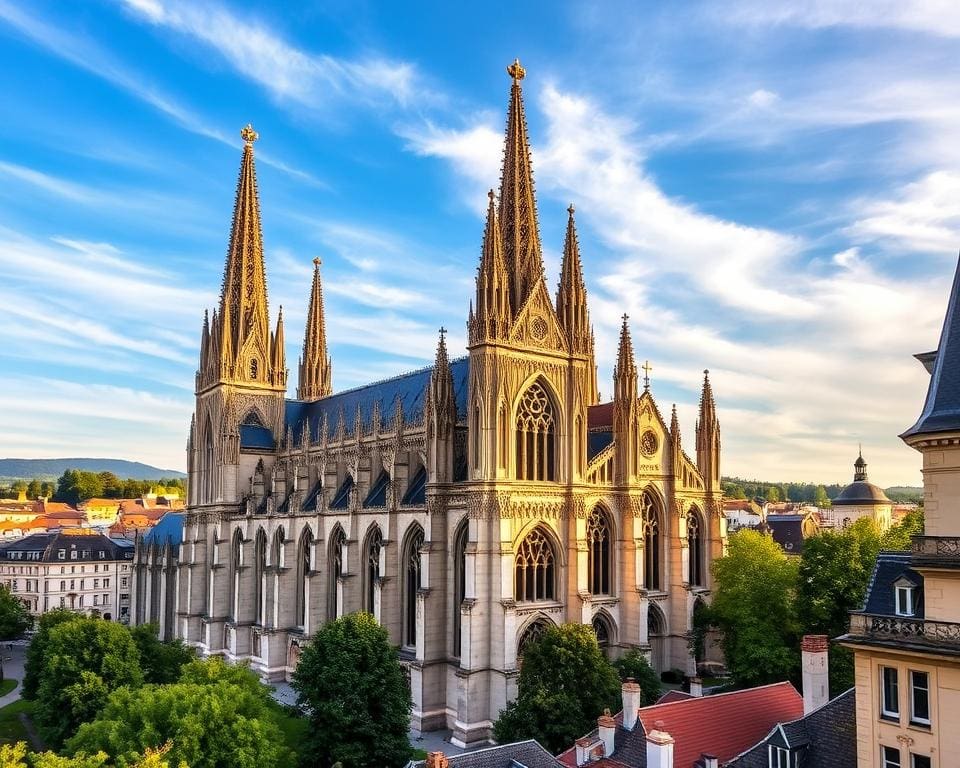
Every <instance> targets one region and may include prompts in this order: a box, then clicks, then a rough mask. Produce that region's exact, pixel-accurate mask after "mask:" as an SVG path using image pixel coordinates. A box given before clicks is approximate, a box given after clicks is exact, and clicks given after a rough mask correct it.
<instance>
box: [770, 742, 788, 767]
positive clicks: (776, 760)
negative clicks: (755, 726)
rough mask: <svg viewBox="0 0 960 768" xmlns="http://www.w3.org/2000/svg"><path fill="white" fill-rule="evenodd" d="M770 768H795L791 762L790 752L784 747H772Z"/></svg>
mask: <svg viewBox="0 0 960 768" xmlns="http://www.w3.org/2000/svg"><path fill="white" fill-rule="evenodd" d="M769 765H770V768H793V763H792V762H791V761H790V750H789V749H785V748H784V747H777V746H774V745H773V744H771V745H770V763H769Z"/></svg>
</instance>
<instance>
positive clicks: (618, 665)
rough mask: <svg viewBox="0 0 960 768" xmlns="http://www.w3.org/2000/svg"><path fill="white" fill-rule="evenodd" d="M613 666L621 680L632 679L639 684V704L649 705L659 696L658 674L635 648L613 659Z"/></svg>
mask: <svg viewBox="0 0 960 768" xmlns="http://www.w3.org/2000/svg"><path fill="white" fill-rule="evenodd" d="M613 668H614V669H616V670H617V674H618V675H619V676H620V680H621V681H625V680H628V679H632V680H634V682H636V683H637V685H639V686H640V706H642V707H646V706H649V705H650V704H654V703H655V702H656V701H657V699H659V698H660V692H661V688H660V675H658V674H657V671H656V670H655V669H654V668H653V667H651V666H650V662H648V661H647V657H646V656H644V655H643V654H642V653H641V652H640V651H639V650H638V649H637V648H631V649H630V650H629V651H627V652H626V653H625V654H623V656H621V657H620V658H619V659H617V660H616V661H614V662H613Z"/></svg>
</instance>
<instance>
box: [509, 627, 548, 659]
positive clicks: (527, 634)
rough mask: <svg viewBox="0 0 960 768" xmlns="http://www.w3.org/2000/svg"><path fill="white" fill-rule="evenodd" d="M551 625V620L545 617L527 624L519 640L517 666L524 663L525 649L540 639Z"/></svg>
mask: <svg viewBox="0 0 960 768" xmlns="http://www.w3.org/2000/svg"><path fill="white" fill-rule="evenodd" d="M550 627H551V624H550V622H549V621H548V620H547V619H544V618H539V619H536V620H535V621H532V622H530V623H529V624H527V626H526V628H525V629H524V630H523V632H522V633H521V635H520V639H519V640H518V641H517V667H519V666H520V665H521V664H522V663H523V653H524V651H526V649H527V648H529V647H530V646H531V645H532V644H533V643H536V642H537V641H539V640H540V638H542V637H543V635H544V634H545V633H546V631H547V630H548V629H550Z"/></svg>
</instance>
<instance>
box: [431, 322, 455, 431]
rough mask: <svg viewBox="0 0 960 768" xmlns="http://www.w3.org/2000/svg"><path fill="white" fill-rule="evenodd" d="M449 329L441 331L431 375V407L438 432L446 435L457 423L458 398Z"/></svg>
mask: <svg viewBox="0 0 960 768" xmlns="http://www.w3.org/2000/svg"><path fill="white" fill-rule="evenodd" d="M446 336H447V329H446V328H441V329H440V340H439V341H438V342H437V356H436V359H435V360H434V363H433V371H432V372H431V374H430V391H429V398H430V407H431V409H432V410H433V412H434V417H435V419H436V430H437V432H438V433H439V434H446V433H447V431H449V430H450V429H452V428H453V426H454V424H456V422H457V406H456V398H455V395H454V391H453V372H452V371H451V370H450V358H449V357H448V355H447V338H446Z"/></svg>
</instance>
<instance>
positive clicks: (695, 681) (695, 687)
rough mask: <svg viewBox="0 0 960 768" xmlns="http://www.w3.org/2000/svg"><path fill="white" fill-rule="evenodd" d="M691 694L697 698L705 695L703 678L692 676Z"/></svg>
mask: <svg viewBox="0 0 960 768" xmlns="http://www.w3.org/2000/svg"><path fill="white" fill-rule="evenodd" d="M690 695H691V696H696V697H697V698H699V697H700V696H703V680H701V679H700V678H699V677H691V678H690Z"/></svg>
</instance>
